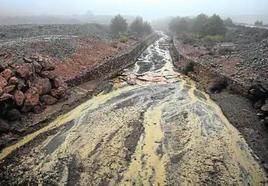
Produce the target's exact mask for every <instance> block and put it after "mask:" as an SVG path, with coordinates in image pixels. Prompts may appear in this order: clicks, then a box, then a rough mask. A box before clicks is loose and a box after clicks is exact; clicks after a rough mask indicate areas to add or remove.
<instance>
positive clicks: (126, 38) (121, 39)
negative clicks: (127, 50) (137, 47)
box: [119, 36, 128, 43]
mask: <svg viewBox="0 0 268 186" xmlns="http://www.w3.org/2000/svg"><path fill="white" fill-rule="evenodd" d="M119 41H120V42H121V43H127V42H128V37H127V36H120V38H119Z"/></svg>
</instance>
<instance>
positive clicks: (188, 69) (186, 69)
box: [182, 61, 194, 75]
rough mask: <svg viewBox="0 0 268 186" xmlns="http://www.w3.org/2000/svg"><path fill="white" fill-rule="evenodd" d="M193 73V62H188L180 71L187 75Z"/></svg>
mask: <svg viewBox="0 0 268 186" xmlns="http://www.w3.org/2000/svg"><path fill="white" fill-rule="evenodd" d="M193 71H194V62H192V61H188V62H187V64H186V65H185V67H184V68H183V69H182V72H183V73H184V74H185V75H187V74H188V73H189V72H193Z"/></svg>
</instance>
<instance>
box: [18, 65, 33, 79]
mask: <svg viewBox="0 0 268 186" xmlns="http://www.w3.org/2000/svg"><path fill="white" fill-rule="evenodd" d="M16 72H17V74H18V75H19V76H20V77H22V78H26V77H28V76H30V75H32V74H33V68H32V65H31V64H29V63H24V64H20V65H18V66H16Z"/></svg>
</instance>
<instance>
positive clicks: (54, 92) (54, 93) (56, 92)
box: [51, 87, 66, 99]
mask: <svg viewBox="0 0 268 186" xmlns="http://www.w3.org/2000/svg"><path fill="white" fill-rule="evenodd" d="M65 94H66V91H65V89H64V88H63V87H59V88H58V89H52V90H51V95H52V96H53V97H55V98H57V99H60V98H63V97H64V96H65Z"/></svg>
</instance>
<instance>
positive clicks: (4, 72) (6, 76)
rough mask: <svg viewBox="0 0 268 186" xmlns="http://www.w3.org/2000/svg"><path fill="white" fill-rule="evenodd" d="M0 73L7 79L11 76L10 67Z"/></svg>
mask: <svg viewBox="0 0 268 186" xmlns="http://www.w3.org/2000/svg"><path fill="white" fill-rule="evenodd" d="M0 75H1V76H2V77H3V78H5V79H6V81H8V80H9V79H10V78H11V76H12V71H11V70H10V69H5V70H4V71H3V72H1V73H0Z"/></svg>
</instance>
